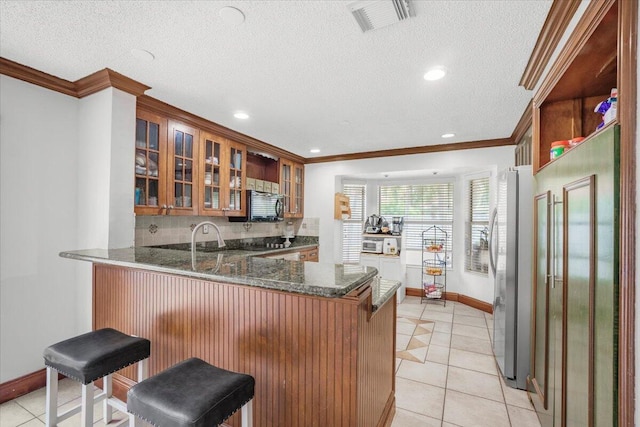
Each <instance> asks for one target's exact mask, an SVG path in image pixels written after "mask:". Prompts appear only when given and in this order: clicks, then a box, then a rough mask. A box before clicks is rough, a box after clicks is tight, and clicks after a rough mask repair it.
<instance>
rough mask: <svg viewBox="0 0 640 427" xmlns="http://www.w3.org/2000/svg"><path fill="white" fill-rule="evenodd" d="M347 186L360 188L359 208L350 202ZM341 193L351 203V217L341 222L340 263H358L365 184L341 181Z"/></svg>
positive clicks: (365, 193) (364, 208)
mask: <svg viewBox="0 0 640 427" xmlns="http://www.w3.org/2000/svg"><path fill="white" fill-rule="evenodd" d="M349 187H359V188H361V190H362V193H361V194H362V196H361V197H362V205H361V207H360V209H358V205H357V203H353V204H352V203H351V200H352V196H350V194H352V193H351V192H350V191H349V189H348V188H349ZM342 193H343V194H344V195H346V196H347V197H349V204H350V205H351V217H350V218H349V219H345V220H342V224H341V228H342V247H341V248H342V263H343V264H359V263H360V252H361V251H362V231H363V229H364V220H365V216H366V208H367V184H363V183H355V182H348V183H343V185H342ZM354 230H357V231H354ZM352 236H353V237H352ZM356 236H357V237H356Z"/></svg>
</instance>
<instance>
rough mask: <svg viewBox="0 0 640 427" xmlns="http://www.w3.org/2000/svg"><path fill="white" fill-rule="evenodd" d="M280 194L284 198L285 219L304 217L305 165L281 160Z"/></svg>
mask: <svg viewBox="0 0 640 427" xmlns="http://www.w3.org/2000/svg"><path fill="white" fill-rule="evenodd" d="M280 192H281V193H282V195H283V196H284V216H285V218H302V217H303V216H304V165H302V164H300V163H296V162H293V161H290V160H287V159H280Z"/></svg>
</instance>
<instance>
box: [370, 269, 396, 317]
mask: <svg viewBox="0 0 640 427" xmlns="http://www.w3.org/2000/svg"><path fill="white" fill-rule="evenodd" d="M399 288H400V282H398V281H397V280H386V279H381V278H379V277H376V278H375V279H373V283H371V311H372V312H375V311H376V310H377V309H379V308H380V307H382V305H383V304H384V303H385V302H387V301H389V300H390V299H391V297H392V296H393V295H394V294H395V293H396V292H397V291H398V289H399Z"/></svg>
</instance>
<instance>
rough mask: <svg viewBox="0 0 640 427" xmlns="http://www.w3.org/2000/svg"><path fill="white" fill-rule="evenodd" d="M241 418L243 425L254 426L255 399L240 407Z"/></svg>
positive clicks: (244, 426) (243, 426) (245, 426)
mask: <svg viewBox="0 0 640 427" xmlns="http://www.w3.org/2000/svg"><path fill="white" fill-rule="evenodd" d="M240 419H241V424H242V427H253V399H251V400H250V401H248V402H247V403H245V404H244V406H243V407H242V408H241V409H240Z"/></svg>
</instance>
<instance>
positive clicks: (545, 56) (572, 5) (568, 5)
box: [520, 0, 581, 90]
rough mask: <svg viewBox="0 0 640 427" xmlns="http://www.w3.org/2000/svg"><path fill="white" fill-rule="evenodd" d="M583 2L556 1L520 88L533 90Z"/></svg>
mask: <svg viewBox="0 0 640 427" xmlns="http://www.w3.org/2000/svg"><path fill="white" fill-rule="evenodd" d="M580 3H581V0H554V1H553V4H552V5H551V9H549V13H548V14H547V19H546V20H545V21H544V25H543V26H542V30H540V35H538V40H536V44H535V46H534V48H533V52H532V53H531V57H530V58H529V62H528V63H527V66H526V68H525V69H524V73H523V74H522V78H521V79H520V86H523V87H524V88H525V89H527V90H532V89H533V88H534V87H535V86H536V84H538V80H540V76H542V72H543V71H544V69H545V67H546V66H547V64H548V63H549V60H550V59H551V55H553V51H554V50H555V49H556V47H557V46H558V43H559V42H560V39H561V38H562V35H563V34H564V32H565V31H566V29H567V27H568V26H569V22H571V19H572V18H573V15H574V14H575V13H576V10H578V6H580Z"/></svg>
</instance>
